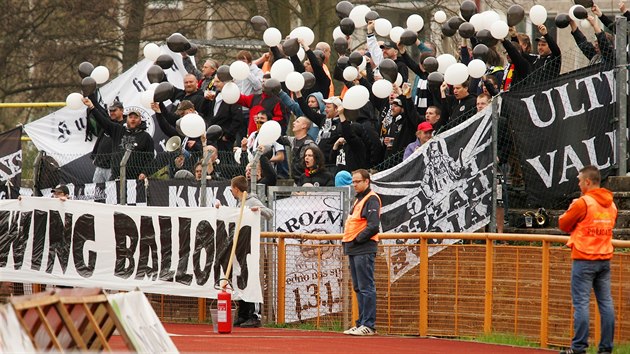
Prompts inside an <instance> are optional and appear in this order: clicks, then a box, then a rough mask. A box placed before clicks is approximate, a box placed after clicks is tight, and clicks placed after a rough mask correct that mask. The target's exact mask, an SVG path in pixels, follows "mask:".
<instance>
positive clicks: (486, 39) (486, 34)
mask: <svg viewBox="0 0 630 354" xmlns="http://www.w3.org/2000/svg"><path fill="white" fill-rule="evenodd" d="M476 37H477V40H478V41H479V43H482V44H485V45H487V46H488V47H492V46H493V45H495V44H497V43H499V41H498V40H497V39H496V38H494V37H492V33H490V30H487V29H482V30H481V31H479V32H477V36H476Z"/></svg>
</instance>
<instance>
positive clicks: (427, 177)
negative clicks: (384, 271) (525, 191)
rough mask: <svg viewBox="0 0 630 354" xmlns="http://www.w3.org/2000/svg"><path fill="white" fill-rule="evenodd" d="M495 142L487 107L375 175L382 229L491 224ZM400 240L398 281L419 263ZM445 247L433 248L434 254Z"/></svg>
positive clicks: (395, 267) (393, 259) (394, 270)
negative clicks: (493, 144)
mask: <svg viewBox="0 0 630 354" xmlns="http://www.w3.org/2000/svg"><path fill="white" fill-rule="evenodd" d="M491 141H492V119H491V112H490V109H486V110H484V111H483V112H481V113H477V114H476V115H475V116H474V117H472V118H470V119H469V120H467V121H466V122H464V123H462V124H460V125H458V126H457V127H455V128H453V129H450V130H448V131H446V132H444V133H443V134H440V135H438V136H436V137H434V138H432V139H431V140H430V141H428V142H427V143H425V144H423V145H422V146H421V147H420V148H419V149H418V150H416V151H415V152H414V153H413V154H412V155H411V156H410V157H409V158H407V159H406V160H404V161H403V162H402V163H400V164H399V165H397V166H396V167H394V168H391V169H389V170H387V171H383V172H380V173H378V174H376V175H374V176H372V179H373V180H372V189H373V190H374V191H375V192H376V193H378V195H379V196H380V197H381V200H382V203H383V208H382V209H381V213H382V214H381V227H382V231H383V232H472V231H476V230H477V229H479V228H481V227H482V226H484V225H486V224H487V223H488V222H489V221H490V213H491V210H492V144H491ZM389 241H390V240H386V241H385V243H387V242H389ZM395 242H396V243H397V244H401V247H393V248H390V249H389V252H390V254H388V257H389V263H390V268H391V269H390V274H391V279H392V281H396V279H398V278H399V277H400V276H401V275H403V274H404V273H405V272H407V271H408V270H409V269H411V268H412V267H414V266H416V265H417V264H418V262H419V259H418V257H417V255H416V254H415V253H414V251H413V249H410V248H408V247H402V245H403V244H404V242H403V241H402V240H396V241H395ZM454 242H456V240H439V241H436V243H444V244H452V243H454ZM413 243H415V241H414V242H413ZM440 250H441V247H431V250H430V255H432V254H434V253H436V252H439V251H440Z"/></svg>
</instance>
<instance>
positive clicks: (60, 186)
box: [52, 184, 70, 195]
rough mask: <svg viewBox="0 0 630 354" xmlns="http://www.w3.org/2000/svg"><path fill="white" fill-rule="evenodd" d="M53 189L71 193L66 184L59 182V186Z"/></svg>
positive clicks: (66, 193) (57, 191) (58, 191)
mask: <svg viewBox="0 0 630 354" xmlns="http://www.w3.org/2000/svg"><path fill="white" fill-rule="evenodd" d="M52 191H53V192H56V193H63V194H65V195H68V194H70V190H69V189H68V186H66V185H65V184H58V185H57V187H55V188H54V189H53V190H52Z"/></svg>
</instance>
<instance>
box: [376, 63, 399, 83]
mask: <svg viewBox="0 0 630 354" xmlns="http://www.w3.org/2000/svg"><path fill="white" fill-rule="evenodd" d="M378 71H379V72H380V73H381V76H382V77H383V79H385V80H387V81H389V82H392V83H394V82H396V79H397V78H398V66H397V65H396V62H395V61H393V60H391V59H383V61H382V62H381V64H380V65H379V66H378Z"/></svg>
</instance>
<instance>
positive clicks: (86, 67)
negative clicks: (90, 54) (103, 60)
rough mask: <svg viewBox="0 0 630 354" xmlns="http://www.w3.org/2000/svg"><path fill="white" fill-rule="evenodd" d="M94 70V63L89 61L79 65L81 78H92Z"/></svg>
mask: <svg viewBox="0 0 630 354" xmlns="http://www.w3.org/2000/svg"><path fill="white" fill-rule="evenodd" d="M93 70H94V65H92V63H90V62H88V61H84V62H83V63H81V64H79V76H81V78H84V77H88V76H90V74H91V73H92V71H93Z"/></svg>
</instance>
